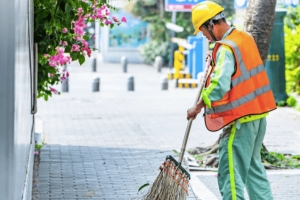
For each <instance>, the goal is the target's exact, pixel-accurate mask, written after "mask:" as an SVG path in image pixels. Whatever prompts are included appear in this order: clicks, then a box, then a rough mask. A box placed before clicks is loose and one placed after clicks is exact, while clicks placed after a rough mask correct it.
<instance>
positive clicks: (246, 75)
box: [220, 40, 265, 87]
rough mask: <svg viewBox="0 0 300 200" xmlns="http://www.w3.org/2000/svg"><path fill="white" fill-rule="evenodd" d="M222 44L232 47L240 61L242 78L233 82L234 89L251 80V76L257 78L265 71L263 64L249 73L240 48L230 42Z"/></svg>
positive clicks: (222, 41) (225, 41) (226, 41)
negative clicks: (256, 76)
mask: <svg viewBox="0 0 300 200" xmlns="http://www.w3.org/2000/svg"><path fill="white" fill-rule="evenodd" d="M220 43H223V44H227V45H228V46H231V47H233V48H234V51H235V53H236V57H237V60H238V62H239V65H240V70H241V72H242V73H241V75H240V76H238V77H236V78H234V79H233V80H232V87H234V86H236V85H238V84H240V83H241V82H243V81H245V80H247V79H249V78H250V77H251V76H255V75H256V74H258V73H260V72H262V71H263V70H264V69H265V67H264V65H263V64H261V65H258V66H256V67H255V68H253V69H251V70H250V71H248V70H247V68H246V66H245V64H244V62H243V59H242V54H241V52H240V50H239V48H238V46H237V45H236V44H235V43H234V42H232V41H230V40H221V41H220Z"/></svg>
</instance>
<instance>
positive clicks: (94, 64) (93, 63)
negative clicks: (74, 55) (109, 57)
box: [92, 58, 97, 72]
mask: <svg viewBox="0 0 300 200" xmlns="http://www.w3.org/2000/svg"><path fill="white" fill-rule="evenodd" d="M92 71H93V72H96V71H97V58H94V59H93V62H92Z"/></svg>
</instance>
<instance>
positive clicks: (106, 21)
mask: <svg viewBox="0 0 300 200" xmlns="http://www.w3.org/2000/svg"><path fill="white" fill-rule="evenodd" d="M104 24H105V25H109V24H112V22H111V21H110V20H108V19H106V20H105V22H104Z"/></svg>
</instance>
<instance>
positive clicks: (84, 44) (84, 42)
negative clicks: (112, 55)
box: [81, 40, 89, 47]
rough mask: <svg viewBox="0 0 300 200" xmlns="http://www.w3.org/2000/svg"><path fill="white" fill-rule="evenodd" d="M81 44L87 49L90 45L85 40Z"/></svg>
mask: <svg viewBox="0 0 300 200" xmlns="http://www.w3.org/2000/svg"><path fill="white" fill-rule="evenodd" d="M81 43H82V45H83V46H85V47H87V46H89V43H88V42H87V41H85V40H82V41H81Z"/></svg>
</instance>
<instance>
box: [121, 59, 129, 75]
mask: <svg viewBox="0 0 300 200" xmlns="http://www.w3.org/2000/svg"><path fill="white" fill-rule="evenodd" d="M127 64H128V60H127V57H126V56H122V57H121V65H122V68H123V72H124V73H126V72H127Z"/></svg>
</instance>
